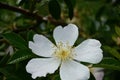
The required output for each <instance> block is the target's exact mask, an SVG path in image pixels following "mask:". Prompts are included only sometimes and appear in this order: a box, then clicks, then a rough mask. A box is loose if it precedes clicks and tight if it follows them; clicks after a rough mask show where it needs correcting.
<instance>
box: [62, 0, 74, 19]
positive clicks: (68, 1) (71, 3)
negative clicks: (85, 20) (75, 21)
mask: <svg viewBox="0 0 120 80" xmlns="http://www.w3.org/2000/svg"><path fill="white" fill-rule="evenodd" d="M64 2H65V3H66V5H67V7H68V10H69V12H68V14H69V18H70V19H72V18H73V9H74V6H75V3H76V0H64Z"/></svg>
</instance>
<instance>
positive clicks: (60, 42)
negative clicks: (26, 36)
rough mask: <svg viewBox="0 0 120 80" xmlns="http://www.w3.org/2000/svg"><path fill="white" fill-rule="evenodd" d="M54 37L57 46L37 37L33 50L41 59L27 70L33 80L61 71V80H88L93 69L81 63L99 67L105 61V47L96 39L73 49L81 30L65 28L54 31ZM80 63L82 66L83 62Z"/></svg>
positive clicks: (73, 27)
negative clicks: (103, 52) (103, 48)
mask: <svg viewBox="0 0 120 80" xmlns="http://www.w3.org/2000/svg"><path fill="white" fill-rule="evenodd" d="M53 37H54V39H55V42H56V45H54V44H53V43H52V42H51V41H49V40H48V39H47V38H46V37H44V36H42V35H38V34H35V35H34V37H33V41H34V42H32V41H30V42H29V48H30V49H31V50H32V52H33V53H35V54H36V55H38V56H42V57H44V58H35V59H32V60H30V61H29V62H28V64H27V66H26V70H27V72H28V73H31V74H32V78H33V79H35V78H36V77H41V76H46V75H47V74H48V73H54V72H55V71H56V70H57V69H58V67H60V78H61V80H87V79H89V77H90V73H89V69H88V67H87V66H84V65H83V64H81V63H80V62H88V63H92V64H96V63H99V62H100V61H101V60H102V58H103V54H102V50H101V48H100V47H101V43H100V42H99V41H98V40H95V39H87V40H85V41H83V42H82V43H81V44H80V45H78V46H76V47H73V45H74V43H75V41H76V40H77V37H78V28H77V26H76V25H74V24H69V25H67V26H65V27H64V28H63V27H62V26H58V27H56V28H55V29H54V32H53ZM79 61H80V62H79Z"/></svg>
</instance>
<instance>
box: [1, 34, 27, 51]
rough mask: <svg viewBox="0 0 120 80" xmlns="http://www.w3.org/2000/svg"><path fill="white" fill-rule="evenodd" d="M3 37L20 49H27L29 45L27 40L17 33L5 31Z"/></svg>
mask: <svg viewBox="0 0 120 80" xmlns="http://www.w3.org/2000/svg"><path fill="white" fill-rule="evenodd" d="M3 37H4V38H5V39H6V40H7V41H8V42H9V43H10V44H12V45H13V46H14V47H17V48H19V49H25V48H26V46H27V42H26V41H25V40H24V39H23V38H22V37H20V36H19V35H18V34H16V33H13V32H11V33H5V34H3Z"/></svg>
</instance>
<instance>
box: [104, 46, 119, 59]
mask: <svg viewBox="0 0 120 80" xmlns="http://www.w3.org/2000/svg"><path fill="white" fill-rule="evenodd" d="M103 48H104V49H105V51H107V52H109V53H110V54H111V55H112V56H114V57H115V58H117V59H118V60H120V53H119V52H118V51H117V50H116V49H115V48H111V47H109V46H104V47H103Z"/></svg>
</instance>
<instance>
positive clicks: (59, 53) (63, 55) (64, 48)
mask: <svg viewBox="0 0 120 80" xmlns="http://www.w3.org/2000/svg"><path fill="white" fill-rule="evenodd" d="M73 52H74V51H73V48H72V47H71V46H69V45H68V44H66V45H63V43H61V42H60V43H58V45H57V49H56V50H55V52H54V56H55V57H57V58H59V59H61V60H62V61H64V60H68V59H73V56H74V54H73Z"/></svg>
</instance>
